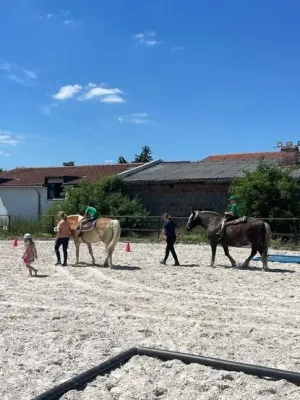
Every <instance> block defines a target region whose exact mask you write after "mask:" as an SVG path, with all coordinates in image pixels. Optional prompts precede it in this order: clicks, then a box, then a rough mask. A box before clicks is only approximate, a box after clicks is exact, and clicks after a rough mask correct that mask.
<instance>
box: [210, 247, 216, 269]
mask: <svg viewBox="0 0 300 400" xmlns="http://www.w3.org/2000/svg"><path fill="white" fill-rule="evenodd" d="M210 247H211V262H210V266H211V267H212V268H214V266H215V258H216V251H217V243H216V242H215V241H211V242H210Z"/></svg>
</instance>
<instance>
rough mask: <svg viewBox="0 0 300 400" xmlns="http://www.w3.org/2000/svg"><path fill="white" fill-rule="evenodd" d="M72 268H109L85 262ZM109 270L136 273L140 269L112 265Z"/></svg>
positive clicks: (73, 265)
mask: <svg viewBox="0 0 300 400" xmlns="http://www.w3.org/2000/svg"><path fill="white" fill-rule="evenodd" d="M72 267H73V268H82V267H91V268H105V269H108V268H109V267H104V265H103V264H94V265H93V264H92V263H86V262H81V263H79V264H77V265H75V264H72ZM111 269H113V270H115V271H138V270H140V269H141V268H140V267H136V266H130V265H114V266H113V267H112V268H111Z"/></svg>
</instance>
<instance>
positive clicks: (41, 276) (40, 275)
mask: <svg viewBox="0 0 300 400" xmlns="http://www.w3.org/2000/svg"><path fill="white" fill-rule="evenodd" d="M32 278H49V275H42V274H39V275H33V276H32Z"/></svg>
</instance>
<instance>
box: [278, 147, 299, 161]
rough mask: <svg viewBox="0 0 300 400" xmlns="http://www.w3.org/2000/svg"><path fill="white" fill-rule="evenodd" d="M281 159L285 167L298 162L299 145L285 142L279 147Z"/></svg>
mask: <svg viewBox="0 0 300 400" xmlns="http://www.w3.org/2000/svg"><path fill="white" fill-rule="evenodd" d="M281 159H282V163H283V165H284V166H285V167H293V166H295V165H298V164H299V147H298V146H294V145H293V144H290V143H287V145H286V146H283V147H281Z"/></svg>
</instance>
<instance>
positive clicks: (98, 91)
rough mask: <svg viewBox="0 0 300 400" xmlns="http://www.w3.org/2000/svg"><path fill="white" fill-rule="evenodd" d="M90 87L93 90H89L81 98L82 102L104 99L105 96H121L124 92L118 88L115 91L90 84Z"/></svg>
mask: <svg viewBox="0 0 300 400" xmlns="http://www.w3.org/2000/svg"><path fill="white" fill-rule="evenodd" d="M88 87H90V88H91V89H90V90H88V91H87V92H86V93H85V94H84V95H83V96H82V97H81V98H80V100H91V99H94V98H95V97H104V96H112V95H117V94H121V93H122V91H121V90H120V89H118V88H114V89H107V88H105V87H102V86H97V85H95V84H93V83H89V85H88Z"/></svg>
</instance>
